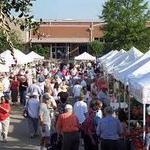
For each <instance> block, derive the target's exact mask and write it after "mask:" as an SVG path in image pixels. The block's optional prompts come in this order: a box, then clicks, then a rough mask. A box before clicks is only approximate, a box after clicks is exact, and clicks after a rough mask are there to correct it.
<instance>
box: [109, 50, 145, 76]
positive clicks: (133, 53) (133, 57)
mask: <svg viewBox="0 0 150 150" xmlns="http://www.w3.org/2000/svg"><path fill="white" fill-rule="evenodd" d="M127 54H128V57H127V59H125V60H123V62H122V63H121V64H120V65H118V66H116V67H115V68H113V73H112V74H113V76H114V78H115V79H118V78H117V75H118V72H119V71H121V70H122V69H125V68H127V67H128V66H130V65H131V64H133V63H134V62H136V61H137V60H138V59H139V58H141V57H142V56H143V53H141V52H140V51H139V50H138V49H136V48H135V47H133V48H131V49H130V50H129V51H128V52H127Z"/></svg>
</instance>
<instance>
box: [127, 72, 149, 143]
mask: <svg viewBox="0 0 150 150" xmlns="http://www.w3.org/2000/svg"><path fill="white" fill-rule="evenodd" d="M129 92H130V93H131V94H132V95H133V96H134V97H135V98H136V100H137V101H139V102H140V103H142V104H143V140H144V141H145V137H146V136H145V135H146V131H145V125H146V104H150V73H147V74H144V75H141V76H138V77H136V78H131V79H130V80H129Z"/></svg>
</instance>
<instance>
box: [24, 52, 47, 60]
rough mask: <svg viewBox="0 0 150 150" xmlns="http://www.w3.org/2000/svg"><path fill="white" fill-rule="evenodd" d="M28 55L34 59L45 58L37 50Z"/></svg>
mask: <svg viewBox="0 0 150 150" xmlns="http://www.w3.org/2000/svg"><path fill="white" fill-rule="evenodd" d="M27 56H28V57H30V58H32V59H33V60H41V59H44V57H43V56H40V55H39V54H37V53H36V52H34V51H32V52H30V53H29V54H27Z"/></svg>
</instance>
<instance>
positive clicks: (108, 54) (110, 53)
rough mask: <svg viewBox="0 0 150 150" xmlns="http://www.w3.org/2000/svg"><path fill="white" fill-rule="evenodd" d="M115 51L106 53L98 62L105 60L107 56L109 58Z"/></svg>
mask: <svg viewBox="0 0 150 150" xmlns="http://www.w3.org/2000/svg"><path fill="white" fill-rule="evenodd" d="M116 51H117V50H112V51H110V52H108V53H107V54H105V55H103V56H102V57H100V58H99V60H103V59H105V58H107V57H108V56H111V55H112V54H113V53H114V52H116Z"/></svg>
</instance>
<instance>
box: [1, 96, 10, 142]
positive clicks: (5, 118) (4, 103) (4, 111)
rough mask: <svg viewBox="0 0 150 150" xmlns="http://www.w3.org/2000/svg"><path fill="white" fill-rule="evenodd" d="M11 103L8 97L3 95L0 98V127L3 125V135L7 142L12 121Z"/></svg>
mask: <svg viewBox="0 0 150 150" xmlns="http://www.w3.org/2000/svg"><path fill="white" fill-rule="evenodd" d="M10 110H11V107H10V104H9V101H8V99H6V97H4V96H1V99H0V127H1V131H0V132H1V135H2V138H3V141H4V142H7V135H8V130H9V123H10Z"/></svg>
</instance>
